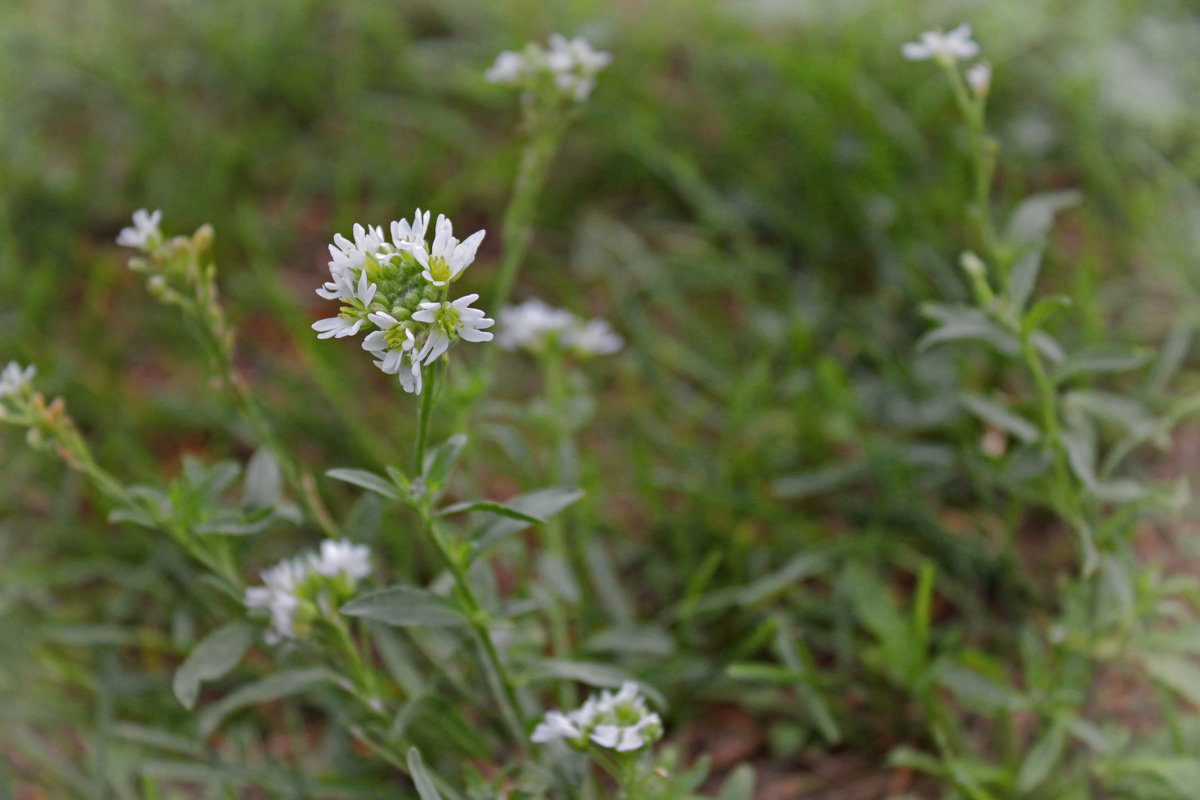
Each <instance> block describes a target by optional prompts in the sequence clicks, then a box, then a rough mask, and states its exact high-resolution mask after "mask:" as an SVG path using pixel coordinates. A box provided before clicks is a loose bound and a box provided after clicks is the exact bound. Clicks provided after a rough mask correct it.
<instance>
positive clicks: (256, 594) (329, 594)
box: [245, 539, 371, 644]
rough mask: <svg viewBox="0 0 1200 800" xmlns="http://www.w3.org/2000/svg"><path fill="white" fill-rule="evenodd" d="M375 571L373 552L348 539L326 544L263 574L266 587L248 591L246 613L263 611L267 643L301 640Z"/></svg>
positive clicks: (256, 587) (280, 563)
mask: <svg viewBox="0 0 1200 800" xmlns="http://www.w3.org/2000/svg"><path fill="white" fill-rule="evenodd" d="M370 572H371V550H370V548H368V547H367V546H366V545H361V544H354V543H353V542H351V541H348V540H346V539H326V540H325V541H323V542H321V549H320V551H319V552H317V553H304V554H302V555H299V556H295V557H293V558H285V559H284V560H283V561H280V562H279V563H278V564H276V565H275V566H273V567H269V568H268V569H265V570H263V571H262V572H261V573H260V577H261V578H262V581H263V585H262V586H251V587H249V588H247V589H246V595H245V604H246V608H248V609H250V610H251V611H252V612H265V613H266V615H267V616H268V617H269V618H270V621H271V624H270V627H269V628H268V629H267V633H266V637H265V638H266V641H267V643H268V644H277V643H279V642H281V641H284V640H287V639H299V638H303V636H304V635H305V634H306V633H307V631H308V628H309V626H310V625H311V624H312V621H313V620H314V619H316V618H317V617H318V616H322V615H329V614H332V613H334V612H336V610H337V609H336V608H335V607H334V605H335V604H337V603H340V602H341V601H343V600H345V599H348V598H349V597H350V596H351V595H352V594H353V593H354V589H355V587H356V586H357V585H358V582H359V580H361V579H362V578H365V577H366V576H367V575H368V574H370Z"/></svg>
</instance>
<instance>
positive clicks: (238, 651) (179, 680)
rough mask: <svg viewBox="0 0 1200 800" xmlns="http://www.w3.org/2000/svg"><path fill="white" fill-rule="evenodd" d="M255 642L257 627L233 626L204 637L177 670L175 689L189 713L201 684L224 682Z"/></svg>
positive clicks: (223, 627) (248, 625)
mask: <svg viewBox="0 0 1200 800" xmlns="http://www.w3.org/2000/svg"><path fill="white" fill-rule="evenodd" d="M253 640H254V626H252V625H250V624H248V623H245V622H231V623H229V624H228V625H223V626H221V627H220V628H217V629H216V630H215V631H213V632H212V633H210V634H209V635H208V636H206V637H204V639H203V640H201V641H200V643H199V644H197V645H196V646H195V647H194V648H192V652H190V653H188V657H187V658H185V659H184V661H183V663H182V664H180V665H179V669H177V670H175V678H174V680H173V681H172V683H171V687H172V689H173V690H174V692H175V697H177V698H178V699H179V702H180V703H182V704H183V707H184V708H186V709H189V710H190V709H192V708H194V707H195V705H196V696H197V695H198V694H199V692H200V684H201V683H203V682H204V681H211V680H216V679H217V678H220V677H221V676H223V675H225V674H226V673H228V672H229V670H231V669H233V668H234V667H235V666H237V663H238V662H239V661H241V660H242V655H243V654H244V653H245V652H246V648H247V647H249V646H250V643H251V642H252V641H253Z"/></svg>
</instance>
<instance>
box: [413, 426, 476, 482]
mask: <svg viewBox="0 0 1200 800" xmlns="http://www.w3.org/2000/svg"><path fill="white" fill-rule="evenodd" d="M466 446H467V435H466V434H465V433H456V434H454V435H453V436H451V437H450V438H449V439H447V440H446V441H444V442H442V443H441V444H439V445H438V446H437V447H435V448H433V449H432V450H430V451H429V452H428V453H426V454H425V464H424V465H423V472H424V473H425V483H426V484H428V485H429V487H430V488H431V489H432V488H437V487H438V486H441V485H442V484H443V483H445V482H446V478H448V477H450V470H452V469H454V464H455V462H456V461H458V457H459V455H461V454H462V451H463V448H464V447H466Z"/></svg>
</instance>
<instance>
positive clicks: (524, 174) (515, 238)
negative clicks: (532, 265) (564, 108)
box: [490, 115, 566, 309]
mask: <svg viewBox="0 0 1200 800" xmlns="http://www.w3.org/2000/svg"><path fill="white" fill-rule="evenodd" d="M565 129H566V119H565V117H564V116H563V115H555V116H553V117H551V118H549V119H547V120H545V121H543V122H542V123H541V124H540V125H538V126H537V127H536V128H535V129H534V130H533V132H532V135H531V136H530V138H529V140H528V141H526V143H525V147H524V148H523V149H522V151H521V162H520V164H519V165H518V167H517V175H516V178H515V179H514V181H513V191H512V198H511V199H510V200H509V204H508V208H507V209H506V210H505V212H504V221H503V223H502V226H501V235H502V237H503V239H504V254H503V256H502V257H501V261H500V272H499V274H498V275H497V277H496V284H495V288H494V289H493V290H492V297H491V301H490V302H491V306H490V308H495V309H500V308H503V307H504V306H505V305H507V304H508V299H509V297H510V296H511V295H512V288H513V284H514V283H515V282H516V279H517V271H518V270H519V269H520V267H521V263H522V262H523V261H524V260H525V254H526V253H527V252H528V250H529V242H530V240H531V239H532V238H533V215H534V211H535V209H536V206H537V199H538V197H539V196H540V195H541V193H542V187H543V186H544V185H545V183H546V173H547V172H548V170H549V168H550V162H551V161H553V159H554V154H555V152H556V151H557V150H558V145H559V142H560V141H561V139H562V136H563V132H564V131H565Z"/></svg>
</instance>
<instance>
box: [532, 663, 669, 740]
mask: <svg viewBox="0 0 1200 800" xmlns="http://www.w3.org/2000/svg"><path fill="white" fill-rule="evenodd" d="M662 733H663V727H662V720H661V719H659V716H658V714H656V713H654V712H652V711H649V710H648V709H647V708H646V700H645V698H644V697H642V696H641V694H640V693H639V692H638V687H637V684H636V683H633V682H632V681H630V682H628V683H625V684H623V685H622V686H621V689H620V691H618V692H617V693H616V694H613V693H611V692H609V691H608V690H607V689H606V690H604V691H603V692H601V693H600V696H599V697H598V698H597V697H596V696H595V695H592V696H591V697H589V698H588V699H587V701H586V702H585V703H584V704H583V705H582V706H580V707H579V708H577V709H575V710H574V711H568V712H567V713H565V714H564V713H562V712H561V711H547V712H546V716H545V717H544V718H543V719H542V721H541V722H539V723H538V725H537V727H536V728H534V729H533V735H532V736H531V737H530V740H531V741H534V742H537V743H539V744H544V743H546V742H553V741H556V740H558V739H563V740H565V741H566V742H567V744H569V745H571V746H572V747H575V748H577V749H583V748H585V747H587V745H588V742H589V741H590V742H592V743H593V744H597V745H599V746H601V747H607V748H610V749H612V750H616V751H617V752H619V753H628V752H632V751H634V750H640V749H641V748H642V747H645V746H646V745H648V744H652V743H654V742H655V741H657V740H658V739H659V737H661V736H662Z"/></svg>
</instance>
